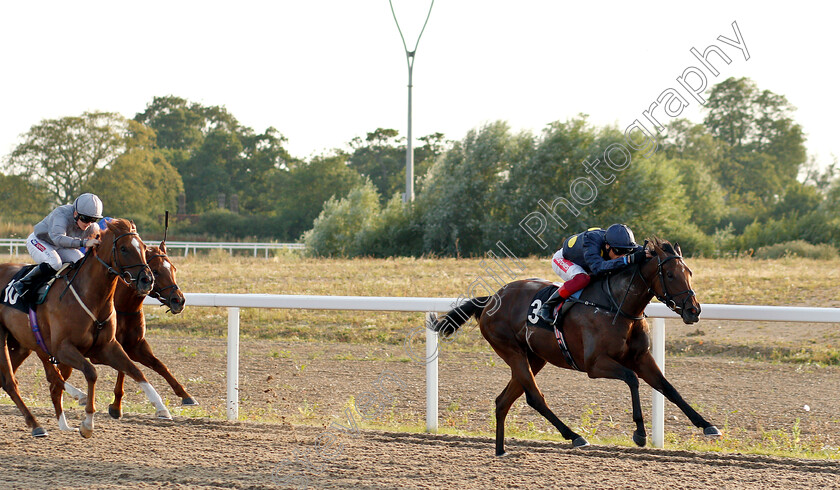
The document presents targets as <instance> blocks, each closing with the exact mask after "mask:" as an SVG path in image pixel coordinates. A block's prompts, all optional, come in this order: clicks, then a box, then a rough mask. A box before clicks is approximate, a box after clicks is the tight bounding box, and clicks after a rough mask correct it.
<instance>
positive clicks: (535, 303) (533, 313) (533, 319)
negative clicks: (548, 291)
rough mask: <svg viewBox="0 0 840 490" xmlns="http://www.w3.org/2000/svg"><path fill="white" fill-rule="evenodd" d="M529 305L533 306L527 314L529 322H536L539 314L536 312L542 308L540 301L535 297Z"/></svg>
mask: <svg viewBox="0 0 840 490" xmlns="http://www.w3.org/2000/svg"><path fill="white" fill-rule="evenodd" d="M531 306H533V307H534V308H533V309H532V310H531V314H530V315H528V321H529V322H531V323H537V320H539V319H540V317H539V315H537V313H539V311H540V308H542V301H540V300H538V299H535V300H534V301H533V302H532V303H531Z"/></svg>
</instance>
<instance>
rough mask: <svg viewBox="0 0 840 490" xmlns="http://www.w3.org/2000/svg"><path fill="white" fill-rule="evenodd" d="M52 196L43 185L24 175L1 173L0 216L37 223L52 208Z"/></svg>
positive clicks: (11, 219)
mask: <svg viewBox="0 0 840 490" xmlns="http://www.w3.org/2000/svg"><path fill="white" fill-rule="evenodd" d="M51 203H52V196H50V194H49V193H48V192H47V191H46V190H45V189H44V188H43V186H41V185H38V184H36V183H33V182H31V181H30V180H28V179H27V178H25V177H24V176H22V175H4V174H0V216H2V217H3V219H5V220H10V221H18V222H31V223H36V222H38V221H40V220H41V219H43V217H44V216H45V215H46V214H47V213H49V212H50V209H52V205H51Z"/></svg>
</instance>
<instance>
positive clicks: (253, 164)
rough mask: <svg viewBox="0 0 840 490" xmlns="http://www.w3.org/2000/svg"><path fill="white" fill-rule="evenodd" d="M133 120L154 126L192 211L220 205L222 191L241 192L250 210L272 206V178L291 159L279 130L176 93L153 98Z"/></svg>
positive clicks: (246, 209) (227, 195)
mask: <svg viewBox="0 0 840 490" xmlns="http://www.w3.org/2000/svg"><path fill="white" fill-rule="evenodd" d="M135 120H136V121H138V122H141V123H143V124H146V125H147V126H149V127H151V128H152V129H154V130H155V132H156V135H157V136H156V141H157V145H158V147H159V148H160V149H161V150H162V151H163V152H164V156H165V157H166V159H167V160H168V161H169V162H170V163H171V164H172V165H173V166H174V167H175V168H176V169H177V170H178V172H179V173H180V174H181V177H182V178H183V182H184V191H185V193H186V196H187V209H188V211H189V212H194V213H196V212H203V211H207V210H210V209H214V208H216V207H218V205H217V202H218V196H219V194H224V195H225V198H226V200H227V199H230V197H231V196H233V195H234V194H235V195H237V196H238V197H239V199H240V200H239V203H240V210H241V211H243V212H246V213H266V212H269V210H271V209H273V208H274V206H273V204H272V203H273V193H272V189H271V187H270V185H269V182H270V181H271V176H272V175H273V174H274V173H276V170H278V169H282V168H284V167H286V166H288V165H289V164H290V163H291V162H292V160H293V159H292V158H291V157H290V156H289V154H288V152H287V151H286V150H285V148H284V147H283V144H284V143H285V142H286V139H285V137H283V135H282V134H280V133H279V132H278V131H277V130H276V129H274V128H271V127H270V128H268V129H267V130H266V131H265V132H264V133H262V134H259V133H256V132H255V131H254V130H253V129H251V128H248V127H245V126H242V125H241V124H239V122H238V121H237V120H236V118H235V117H234V116H233V115H232V114H230V113H229V112H228V111H227V109H225V108H224V107H221V106H203V105H201V104H198V103H194V102H189V101H187V100H186V99H183V98H180V97H174V96H166V97H155V98H154V99H153V100H152V102H151V103H150V104H149V105H148V106H147V107H146V110H145V111H144V112H142V113H138V114H137V115H136V116H135Z"/></svg>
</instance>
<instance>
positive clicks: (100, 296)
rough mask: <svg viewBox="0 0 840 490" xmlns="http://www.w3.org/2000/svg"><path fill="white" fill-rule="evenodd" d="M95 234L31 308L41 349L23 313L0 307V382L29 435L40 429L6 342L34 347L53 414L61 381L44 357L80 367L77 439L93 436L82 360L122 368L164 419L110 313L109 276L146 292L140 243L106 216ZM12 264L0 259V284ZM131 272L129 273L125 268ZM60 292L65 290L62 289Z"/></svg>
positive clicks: (127, 226)
mask: <svg viewBox="0 0 840 490" xmlns="http://www.w3.org/2000/svg"><path fill="white" fill-rule="evenodd" d="M99 238H100V240H101V243H100V244H99V245H98V246H96V247H94V248H92V249H90V250H89V251H88V252H87V254H86V255H85V256H84V257H83V258H82V259H81V260H80V261H79V262H77V263H76V265H75V266H74V267H73V268H72V269H71V270H69V271H67V272H66V273H65V274H64V275H63V276H62V279H63V282H62V281H56V282H55V283H54V284H53V286H52V287H51V288H50V290H49V292H48V294H47V296H46V300H45V301H44V303H43V304H42V305H40V306H38V307H37V320H38V323H39V325H40V331H41V333H42V334H43V345H44V346H45V347H46V351H45V350H44V349H42V348H41V347H40V346H39V345H38V340H36V337H35V334H34V333H33V331H32V329H31V328H30V325H29V317H28V315H27V314H26V313H23V312H21V311H19V310H17V309H14V308H11V307H8V306H3V305H0V378H2V379H0V382H2V386H3V389H4V390H5V391H6V393H8V394H9V396H10V397H11V398H12V400H13V401H14V402H15V405H17V407H18V409H19V410H20V411H21V413H22V414H23V417H24V420H25V421H26V425H27V426H29V427H31V428H32V435H33V436H36V437H42V436H46V435H47V431H46V430H44V428H43V427H41V425H40V424H39V423H38V421H37V420H36V419H35V417H34V416H33V415H32V413H31V412H30V411H29V409H28V408H27V407H26V405H25V404H24V403H23V400H22V399H21V397H20V392H19V391H18V383H17V379H16V378H15V375H14V371H13V369H12V365H11V361H10V357H9V350H8V346H9V345H10V344H14V346H15V347H16V348H20V349H26V350H29V351H34V352H35V353H36V354H37V355H38V357H39V358H40V359H41V362H42V363H43V364H44V368H45V372H46V376H47V380H48V381H49V382H50V394H51V396H52V400H53V405H54V406H56V407H57V408H56V410H57V412H58V410H59V408H58V407H61V394H62V391H63V386H64V380H63V379H62V378H61V375H60V374H59V372H58V369H56V368H55V366H53V365H52V364H51V363H50V362H49V358H50V356H54V357H55V359H56V360H57V361H58V362H60V363H62V364H67V365H69V366H71V367H73V368H75V369H79V370H81V371H82V372H83V373H84V375H85V379H86V380H87V384H88V400H87V405H86V407H85V412H86V417H85V420H84V421H82V423H81V426H80V428H79V432H80V434H81V435H82V436H83V437H90V436H91V435H93V426H94V423H93V416H94V414H95V413H96V408H95V403H94V400H95V384H96V379H97V373H96V368H95V367H94V366H93V364H92V363H91V362H90V361H88V359H86V358H90V360H91V361H93V362H95V363H97V364H107V365H109V366H111V367H113V368H114V369H116V370H118V371H123V372H126V373H127V374H128V375H129V376H131V377H132V379H134V380H135V381H137V382H138V383H139V384H140V386H141V387H142V388H143V391H144V392H145V393H146V396H147V397H148V398H149V401H151V402H152V403H153V404H154V405H155V408H156V409H157V413H156V414H157V416H158V417H160V418H166V419H171V418H172V417H171V416H170V415H169V410H168V409H167V408H166V406H165V405H164V404H163V401H162V400H161V398H160V395H158V393H157V391H155V389H154V388H153V387H152V386H151V385H150V384H149V382H148V381H147V380H146V377H145V376H144V375H143V373H142V372H141V371H140V370H139V369H138V368H137V366H135V365H134V363H132V362H131V360H130V359H129V358H128V356H127V355H126V353H125V351H124V350H123V349H122V347H121V346H120V344H119V343H118V342H117V341H116V339H115V338H114V334H115V332H116V312H115V310H114V301H113V300H114V291H115V290H116V285H117V281H118V280H122V281H125V282H126V283H129V284H131V286H132V287H133V288H135V289H136V290H137V292H139V293H141V294H148V293H149V292H150V291H151V289H152V284H153V282H154V278H153V276H152V273H151V272H150V270H149V267H148V265H147V263H146V256H145V254H146V252H145V249H146V246H145V245H144V244H143V242H142V240H140V238H139V237H138V236H137V230H136V228H135V227H134V224H133V223H130V222H129V221H126V220H114V221H112V222H111V223H109V226H108V228H107V229H106V230H104V231H103V232H102V233H101V235H100V236H99ZM103 258H104V260H103ZM20 267H21V266H20V265H16V264H4V265H0V284H7V283H8V282H9V281H10V280H11V278H12V277H13V276H14V275H15V273H16V272H17V271H18V270H19V269H20ZM133 270H134V271H136V272H134V273H132V271H133ZM68 292H70V293H72V294H66V293H68ZM56 416H57V417H58V418H59V424H63V425H64V426H66V425H67V424H66V420H64V413H63V412H58V413H56Z"/></svg>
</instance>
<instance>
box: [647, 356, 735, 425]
mask: <svg viewBox="0 0 840 490" xmlns="http://www.w3.org/2000/svg"><path fill="white" fill-rule="evenodd" d="M636 373H638V374H639V377H640V378H642V379H643V380H645V383H647V384H649V385H650V386H651V388H653V389H654V390H656V391H658V392H660V393H662V394H663V395H665V398H667V399H668V400H670V401H671V403H673V404H674V405H676V406H678V407H679V408H680V410H682V412H683V413H684V414H685V415H686V417H688V420H690V421H691V423H692V424H694V426H695V427H699V428H701V429H703V435H705V436H709V437H720V436H721V435H722V434H721V433H720V431H719V430H718V428H717V427H715V426H714V425H712V424H711V423H709V422H708V421H707V420H706V419H704V418H703V416H702V415H700V414H699V413H697V410H694V409H693V408H691V405H689V404H688V403H686V401H685V400H684V399H683V397H682V396H680V394H679V392H677V390H676V388H674V387H673V386H672V385H671V383H669V382H668V380H667V379H665V375H663V374H662V371H661V370H660V369H659V366H657V365H656V361H654V359H653V355H651V353H650V352H648V353H646V354H644V355H642V357H641V358H640V359H639V363H638V366H637V367H636Z"/></svg>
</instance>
